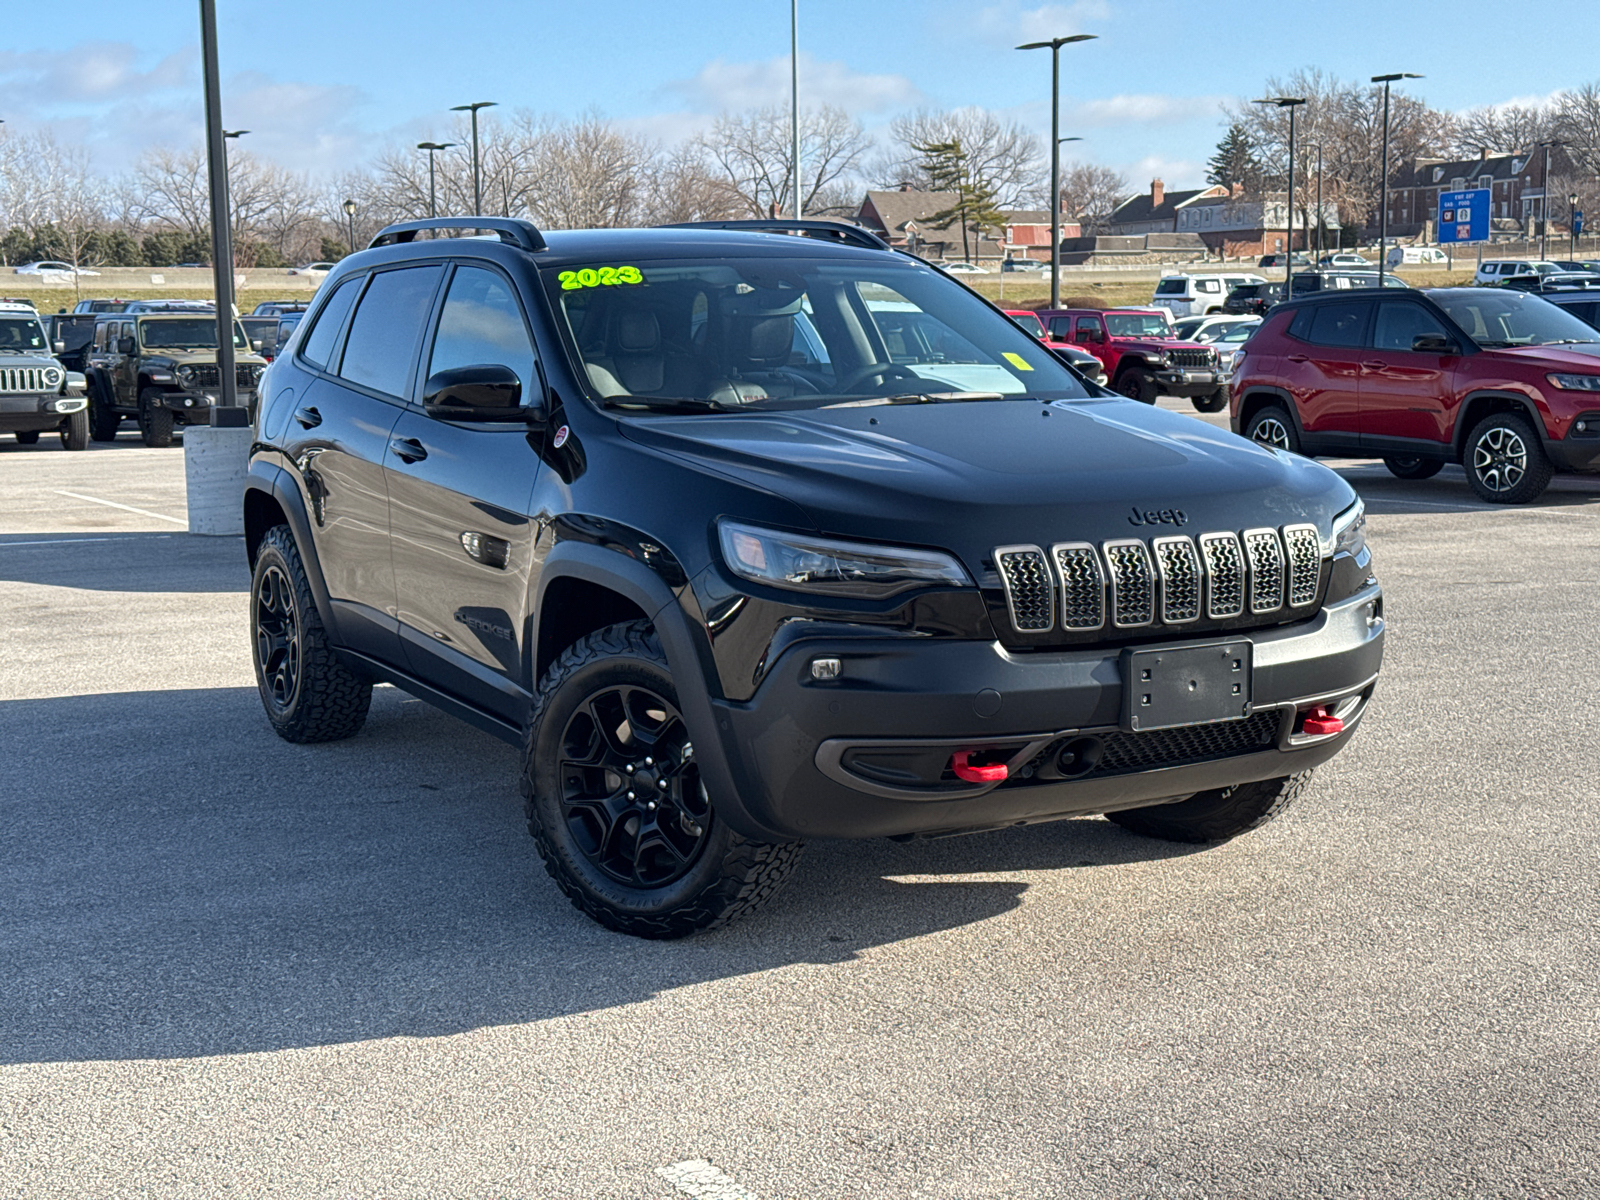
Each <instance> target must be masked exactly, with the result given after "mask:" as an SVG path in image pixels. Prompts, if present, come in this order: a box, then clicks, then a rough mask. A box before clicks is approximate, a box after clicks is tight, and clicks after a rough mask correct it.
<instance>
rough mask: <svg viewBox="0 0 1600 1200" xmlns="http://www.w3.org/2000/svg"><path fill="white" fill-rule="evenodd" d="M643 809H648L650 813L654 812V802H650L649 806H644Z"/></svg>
mask: <svg viewBox="0 0 1600 1200" xmlns="http://www.w3.org/2000/svg"><path fill="white" fill-rule="evenodd" d="M645 807H646V808H648V809H649V810H650V811H651V812H655V810H656V802H655V801H654V800H652V801H650V803H649V804H646V805H645Z"/></svg>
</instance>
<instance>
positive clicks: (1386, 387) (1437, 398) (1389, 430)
mask: <svg viewBox="0 0 1600 1200" xmlns="http://www.w3.org/2000/svg"><path fill="white" fill-rule="evenodd" d="M1448 336H1449V335H1448V333H1447V332H1446V331H1445V328H1444V326H1443V325H1442V324H1440V322H1439V321H1438V319H1437V318H1435V317H1434V316H1433V314H1432V313H1430V312H1428V310H1427V309H1425V308H1423V307H1422V306H1421V305H1420V304H1415V303H1412V302H1410V301H1402V300H1386V301H1383V302H1381V303H1379V305H1378V312H1377V318H1376V320H1375V321H1374V322H1373V327H1372V339H1371V340H1372V348H1371V349H1370V350H1368V351H1366V352H1365V353H1364V354H1363V355H1362V359H1361V435H1362V438H1363V441H1365V439H1367V438H1374V439H1377V438H1418V439H1422V440H1425V441H1431V442H1448V441H1449V440H1450V414H1449V402H1450V394H1451V388H1452V386H1453V382H1454V379H1453V377H1454V375H1455V368H1456V364H1457V363H1458V362H1459V361H1460V360H1459V357H1458V356H1457V355H1454V354H1436V353H1421V352H1418V351H1415V350H1413V349H1411V344H1412V340H1413V339H1414V338H1417V337H1448ZM1374 446H1375V448H1381V444H1380V443H1377V442H1374Z"/></svg>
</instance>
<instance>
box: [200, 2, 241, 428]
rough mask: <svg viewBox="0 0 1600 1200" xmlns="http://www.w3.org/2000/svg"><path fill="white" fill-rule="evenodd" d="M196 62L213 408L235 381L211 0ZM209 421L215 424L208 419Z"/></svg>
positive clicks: (224, 152) (234, 396)
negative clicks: (206, 207)
mask: <svg viewBox="0 0 1600 1200" xmlns="http://www.w3.org/2000/svg"><path fill="white" fill-rule="evenodd" d="M200 62H201V74H202V77H203V78H204V80H205V100H206V177H207V182H208V183H209V184H210V191H211V280H212V288H213V290H214V291H215V294H216V297H217V376H218V382H219V383H220V384H221V385H222V400H221V402H220V406H219V407H223V408H237V407H238V405H239V392H238V383H239V381H238V379H237V377H236V373H235V371H234V357H233V315H234V308H233V229H232V227H231V226H230V224H229V214H230V213H231V212H232V206H231V205H230V204H229V203H228V143H227V139H226V138H225V137H223V133H224V130H223V128H222V69H221V67H220V66H219V65H218V60H217V5H216V0H200ZM213 422H214V423H217V424H220V421H217V419H216V418H215V417H213Z"/></svg>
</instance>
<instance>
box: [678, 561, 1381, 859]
mask: <svg viewBox="0 0 1600 1200" xmlns="http://www.w3.org/2000/svg"><path fill="white" fill-rule="evenodd" d="M1383 632H1384V623H1383V601H1382V594H1381V592H1380V591H1379V589H1378V588H1377V587H1376V586H1372V587H1369V588H1367V589H1364V590H1363V591H1361V592H1359V593H1358V594H1356V595H1355V596H1353V597H1351V598H1350V599H1348V600H1345V601H1342V602H1340V603H1339V604H1336V605H1330V606H1329V607H1327V608H1324V609H1322V610H1321V611H1320V612H1318V613H1317V614H1316V615H1315V616H1313V617H1311V618H1310V619H1308V620H1307V621H1305V622H1303V623H1301V624H1298V625H1293V626H1282V627H1277V628H1272V629H1266V630H1259V631H1254V632H1251V633H1249V634H1248V635H1245V636H1243V637H1234V638H1220V637H1204V636H1201V637H1195V638H1192V639H1189V640H1188V641H1183V642H1178V641H1172V642H1165V643H1161V644H1160V645H1149V646H1140V647H1137V648H1135V651H1122V650H1095V649H1089V650H1070V651H1060V652H1029V653H1025V654H1024V653H1019V654H1013V653H1010V652H1008V651H1007V650H1005V649H1004V648H1003V647H1001V646H999V645H997V644H994V643H982V642H971V641H939V640H934V639H916V640H910V639H908V640H905V641H899V640H895V641H889V640H881V641H880V640H876V639H873V640H862V641H856V640H852V639H841V640H837V641H822V640H819V641H815V642H803V643H800V644H797V645H795V646H793V647H791V648H790V650H789V651H788V652H787V654H786V655H785V656H784V658H783V660H781V661H780V662H779V663H778V664H777V665H776V666H775V668H774V669H773V671H772V672H771V674H770V675H769V677H768V679H767V681H766V683H764V684H763V685H762V687H761V689H760V690H759V691H758V692H757V693H756V695H755V697H754V698H752V700H751V701H749V702H748V703H745V704H735V703H731V702H721V703H718V704H716V705H715V706H714V707H715V710H716V718H717V725H718V730H717V732H718V734H719V735H720V738H719V740H720V742H721V747H722V749H723V751H724V753H725V754H726V756H727V764H728V768H729V772H730V777H731V782H732V785H733V789H734V792H735V795H736V799H733V805H732V810H731V811H729V803H728V800H729V798H720V799H719V801H718V803H719V808H721V809H723V810H724V811H727V812H728V816H729V817H730V819H731V820H732V822H733V824H734V825H735V826H736V827H739V826H743V827H744V829H745V831H746V832H748V833H750V834H751V835H752V836H765V837H767V838H768V839H777V838H780V837H781V838H796V837H881V836H890V837H894V836H906V835H937V834H943V833H959V832H969V831H974V830H980V829H994V828H999V827H1003V826H1007V825H1018V824H1027V823H1030V822H1037V821H1047V820H1053V819H1057V818H1061V817H1073V816H1083V815H1088V814H1093V813H1105V812H1114V811H1117V810H1119V809H1125V808H1138V807H1141V806H1144V805H1149V804H1159V803H1162V802H1165V801H1172V800H1180V799H1183V798H1185V797H1188V796H1191V795H1193V794H1195V793H1196V792H1201V791H1206V790H1209V789H1212V788H1221V787H1229V786H1232V785H1234V784H1239V783H1247V782H1253V781H1257V780H1265V779H1277V778H1281V777H1283V776H1288V775H1294V774H1298V773H1299V772H1302V771H1308V770H1310V769H1311V768H1313V767H1316V766H1318V765H1320V764H1321V763H1324V762H1326V761H1327V760H1328V759H1330V758H1332V757H1333V756H1334V755H1335V754H1337V753H1338V752H1339V750H1340V749H1342V748H1343V746H1344V745H1345V743H1346V742H1347V741H1348V740H1349V738H1350V735H1351V733H1352V732H1353V731H1354V728H1355V726H1356V725H1357V724H1358V723H1359V722H1360V720H1361V717H1362V716H1363V714H1364V713H1365V711H1366V706H1367V703H1368V701H1369V700H1370V699H1371V696H1372V692H1373V688H1374V686H1375V682H1376V679H1377V675H1378V671H1379V668H1380V666H1381V665H1382V660H1383ZM1213 652H1216V656H1217V657H1218V660H1219V662H1220V663H1222V664H1223V665H1221V666H1219V667H1218V668H1217V671H1219V672H1225V671H1226V670H1227V668H1228V664H1233V665H1234V670H1235V672H1237V671H1240V670H1242V671H1243V672H1244V673H1245V677H1246V678H1247V680H1248V682H1244V683H1229V682H1227V681H1226V678H1225V677H1222V676H1218V677H1217V678H1214V679H1211V680H1209V681H1202V682H1200V683H1199V685H1198V686H1199V691H1198V693H1197V694H1203V693H1205V692H1206V691H1207V689H1210V691H1212V692H1214V693H1218V694H1222V693H1225V692H1226V691H1227V690H1228V689H1230V688H1240V687H1242V688H1243V689H1244V690H1243V692H1242V697H1243V703H1238V704H1234V705H1233V707H1232V712H1231V713H1230V715H1229V717H1228V718H1227V719H1215V718H1214V717H1213V718H1210V719H1204V720H1199V721H1196V722H1195V723H1182V722H1183V719H1184V714H1185V713H1186V712H1193V711H1194V710H1193V709H1192V708H1190V709H1185V707H1184V706H1185V705H1186V704H1192V703H1193V701H1192V700H1191V699H1190V698H1188V697H1186V696H1182V695H1177V696H1173V697H1171V698H1170V706H1171V707H1170V708H1169V710H1168V711H1169V712H1170V714H1171V715H1172V716H1173V717H1174V718H1176V720H1175V721H1162V720H1160V719H1157V720H1153V721H1152V720H1149V719H1148V718H1147V719H1145V720H1144V721H1143V722H1141V721H1140V719H1139V718H1138V716H1137V715H1135V714H1136V710H1137V708H1138V705H1139V703H1140V702H1143V703H1146V704H1148V703H1149V702H1150V695H1149V694H1148V693H1145V692H1144V688H1141V687H1139V679H1138V678H1137V677H1143V678H1149V675H1148V674H1147V672H1146V670H1145V664H1147V663H1151V662H1152V661H1160V657H1159V656H1161V655H1167V656H1168V657H1169V658H1170V659H1171V660H1172V661H1173V662H1174V663H1181V664H1182V666H1181V668H1180V669H1181V672H1182V674H1183V675H1184V678H1183V679H1182V680H1179V681H1177V685H1176V690H1177V691H1179V692H1182V691H1184V689H1186V688H1187V689H1189V690H1191V691H1193V690H1194V689H1196V687H1197V683H1196V681H1194V680H1190V679H1189V678H1188V676H1189V675H1190V674H1194V675H1198V676H1202V677H1203V676H1204V675H1205V674H1206V672H1205V669H1203V668H1197V667H1194V666H1192V665H1191V664H1192V663H1197V662H1199V661H1200V659H1201V658H1204V657H1206V656H1208V655H1211V654H1212V653H1213ZM1152 655H1154V656H1156V657H1155V659H1154V660H1152V658H1151V657H1150V656H1152ZM819 658H820V659H837V660H838V668H839V669H838V673H837V676H836V677H834V678H831V679H823V680H817V679H814V678H813V672H812V663H813V662H815V661H816V660H817V659H819ZM1240 664H1242V665H1240ZM829 670H831V664H830V666H829V667H827V668H825V669H824V670H823V671H822V672H820V673H821V674H824V675H826V674H828V672H829ZM1130 674H1132V675H1134V676H1135V677H1136V678H1135V680H1134V688H1135V690H1134V691H1133V692H1132V693H1129V692H1128V690H1127V688H1128V683H1127V681H1126V678H1125V677H1126V676H1127V675H1130ZM1235 678H1239V676H1238V675H1237V674H1235ZM1214 685H1220V687H1219V686H1214ZM1151 686H1154V685H1149V684H1146V685H1145V687H1151ZM1233 694H1234V695H1235V696H1239V695H1241V693H1240V692H1238V691H1235V692H1234V693H1233ZM1167 702H1169V701H1167V700H1165V699H1164V698H1163V697H1161V696H1160V694H1159V693H1158V694H1157V704H1158V706H1159V705H1160V704H1162V703H1167ZM1201 703H1202V708H1203V707H1204V703H1205V701H1202V702H1201ZM1216 703H1219V704H1220V703H1224V702H1223V701H1216ZM1155 711H1156V712H1158V713H1159V712H1160V711H1161V710H1160V708H1159V707H1158V708H1157V709H1156V710H1155ZM1234 714H1237V715H1234ZM700 753H701V754H702V755H703V754H704V751H703V750H702V751H701V752H700ZM741 818H744V819H742V820H741Z"/></svg>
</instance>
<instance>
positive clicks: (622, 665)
mask: <svg viewBox="0 0 1600 1200" xmlns="http://www.w3.org/2000/svg"><path fill="white" fill-rule="evenodd" d="M618 684H632V685H634V686H638V687H642V688H646V689H648V690H650V691H652V692H654V693H656V694H657V695H659V696H661V697H663V698H664V699H666V700H668V701H670V702H671V703H672V704H674V705H676V704H677V689H676V687H675V686H674V684H673V681H672V675H671V672H670V670H669V668H668V665H667V659H666V655H665V654H664V653H663V652H662V650H661V643H660V642H659V641H658V640H657V638H656V634H655V631H654V630H653V629H651V627H650V626H649V624H648V623H647V622H644V621H631V622H628V623H626V624H621V625H612V626H610V627H608V628H606V629H601V630H598V631H597V632H595V633H591V634H589V635H588V636H587V637H585V638H583V639H582V640H581V641H579V642H577V643H576V644H575V645H572V646H570V647H568V648H567V649H566V650H565V651H564V652H563V653H562V654H561V656H560V657H559V658H557V659H556V661H555V662H554V663H553V664H552V665H551V666H550V668H549V670H548V671H546V672H545V676H544V678H543V679H542V680H541V681H540V683H539V691H538V694H537V696H536V697H535V698H534V705H533V719H532V721H531V722H530V725H529V729H528V737H527V741H526V743H525V745H524V748H523V758H522V781H521V782H522V794H523V796H524V797H526V799H527V816H528V832H529V833H530V834H532V836H533V840H534V844H535V845H536V846H537V847H538V850H539V857H540V858H542V859H543V860H544V866H545V870H546V871H547V872H548V873H549V875H550V878H552V879H553V880H555V882H556V886H557V887H559V888H560V889H561V890H562V892H564V893H565V894H566V896H567V899H568V900H570V901H571V902H572V905H573V907H574V908H576V909H577V910H578V911H579V912H581V913H583V914H584V915H585V916H587V917H589V918H591V919H592V920H594V921H596V922H598V923H599V924H601V925H604V926H605V927H606V928H608V929H614V930H616V931H617V932H619V933H627V934H632V935H633V936H635V937H643V938H657V939H665V938H681V937H687V936H688V935H690V934H694V933H699V932H702V931H704V930H708V929H715V928H717V927H718V926H721V925H725V924H727V923H728V922H729V921H731V920H733V919H734V918H736V917H740V916H743V915H744V914H746V913H748V912H751V911H752V910H754V909H756V908H758V907H760V906H761V905H762V904H764V903H765V902H766V901H767V900H769V899H770V898H771V897H772V896H773V895H774V894H775V893H776V892H777V891H778V890H779V888H781V887H782V885H783V883H784V881H785V880H786V879H787V878H788V876H789V873H790V872H791V871H792V870H793V869H794V866H795V864H796V863H797V862H798V861H799V859H800V855H801V851H802V848H803V843H801V842H783V843H770V842H758V841H752V840H750V839H748V838H745V837H741V836H740V835H739V834H737V833H735V832H734V831H733V830H732V829H730V828H729V827H728V825H727V824H726V823H725V822H724V821H722V820H720V819H719V818H718V816H717V814H716V813H715V812H714V811H712V812H711V813H710V815H709V819H708V821H707V822H706V825H705V829H704V833H703V835H702V840H701V843H700V845H699V847H698V849H697V851H696V854H695V856H694V858H693V859H692V865H691V866H690V867H689V868H688V870H687V873H686V874H684V875H682V876H681V877H678V878H675V879H673V880H671V881H670V882H667V883H663V884H661V885H659V886H654V887H643V886H633V885H629V884H625V883H622V882H619V881H618V880H616V879H614V878H612V877H611V876H610V875H607V874H606V873H605V872H604V871H603V870H602V869H601V868H600V867H599V866H598V865H597V864H596V863H595V862H594V861H593V860H592V859H591V858H590V857H589V855H588V854H587V853H586V852H585V851H584V850H583V848H582V847H581V846H580V845H579V843H578V840H577V838H576V836H575V835H574V833H573V831H572V829H571V828H570V826H569V824H568V821H567V819H566V817H565V816H564V814H563V809H562V780H561V778H560V772H559V770H558V767H557V758H558V756H559V754H560V753H561V743H562V740H563V738H565V736H566V729H567V724H568V722H569V721H570V720H571V719H572V717H573V715H574V714H575V713H576V712H577V711H578V710H579V708H580V707H581V706H583V705H584V704H585V703H586V702H587V701H588V700H589V698H590V697H593V696H596V695H598V694H600V693H601V692H603V691H604V690H605V689H606V688H608V687H614V686H617V685H618Z"/></svg>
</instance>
